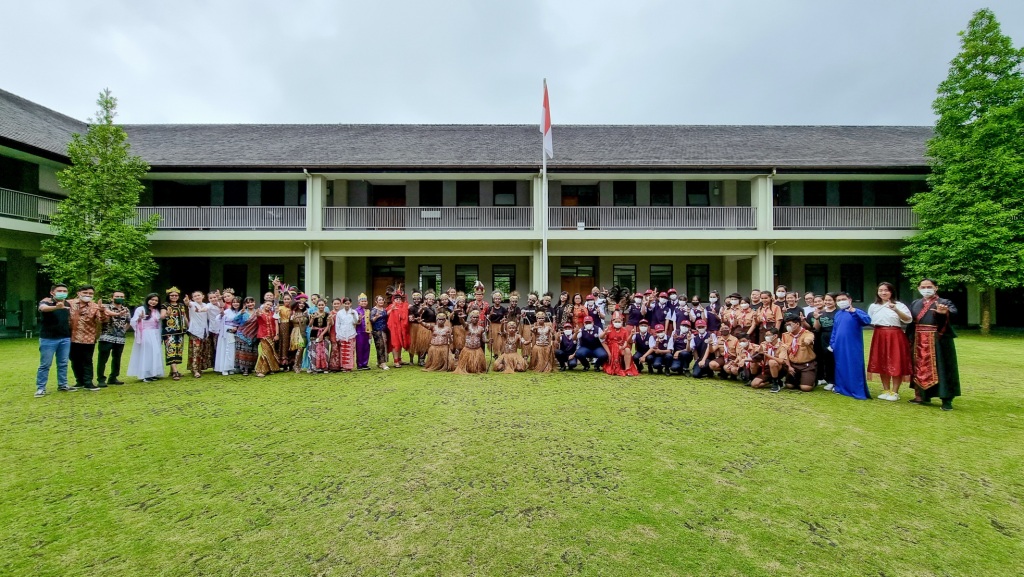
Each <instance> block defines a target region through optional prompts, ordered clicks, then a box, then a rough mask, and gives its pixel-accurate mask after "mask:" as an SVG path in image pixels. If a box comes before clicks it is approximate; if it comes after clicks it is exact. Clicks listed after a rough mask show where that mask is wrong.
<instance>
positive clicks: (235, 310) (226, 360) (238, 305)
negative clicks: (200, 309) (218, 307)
mask: <svg viewBox="0 0 1024 577" xmlns="http://www.w3.org/2000/svg"><path fill="white" fill-rule="evenodd" d="M225 297H228V295H225ZM241 313H242V301H239V300H237V299H232V298H230V297H228V298H226V299H225V307H224V310H223V311H221V312H220V313H218V315H217V316H218V318H219V320H220V326H221V330H220V336H219V337H218V339H217V356H216V358H215V359H214V363H213V370H215V371H217V372H218V373H220V374H222V375H224V376H225V377H226V376H228V375H229V374H231V373H233V372H235V332H236V331H237V330H238V316H239V315H240V314H241Z"/></svg>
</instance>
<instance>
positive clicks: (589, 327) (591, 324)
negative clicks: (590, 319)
mask: <svg viewBox="0 0 1024 577" xmlns="http://www.w3.org/2000/svg"><path fill="white" fill-rule="evenodd" d="M583 328H585V329H587V330H588V331H589V330H590V329H592V328H594V323H587V324H585V325H583Z"/></svg>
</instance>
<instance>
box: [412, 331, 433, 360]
mask: <svg viewBox="0 0 1024 577" xmlns="http://www.w3.org/2000/svg"><path fill="white" fill-rule="evenodd" d="M409 340H410V341H411V342H410V343H409V353H410V354H412V355H414V356H417V357H422V356H423V355H425V354H427V350H428V349H429V348H430V329H428V328H427V327H425V326H423V325H422V324H420V323H409Z"/></svg>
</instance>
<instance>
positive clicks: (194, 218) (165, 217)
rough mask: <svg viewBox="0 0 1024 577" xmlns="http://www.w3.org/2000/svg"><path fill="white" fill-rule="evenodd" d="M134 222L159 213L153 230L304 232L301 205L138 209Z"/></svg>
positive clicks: (303, 211)
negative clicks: (158, 219)
mask: <svg viewBox="0 0 1024 577" xmlns="http://www.w3.org/2000/svg"><path fill="white" fill-rule="evenodd" d="M136 210H137V212H138V219H137V220H136V222H142V221H143V220H145V219H147V218H149V217H150V215H154V214H159V215H160V217H161V219H160V222H158V223H157V225H156V228H157V230H305V229H306V207H304V206H140V207H138V208H137V209H136Z"/></svg>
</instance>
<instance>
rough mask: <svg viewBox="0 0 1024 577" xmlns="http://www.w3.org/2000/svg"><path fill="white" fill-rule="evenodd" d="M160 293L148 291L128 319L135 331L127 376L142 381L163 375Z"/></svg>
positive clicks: (146, 381)
mask: <svg viewBox="0 0 1024 577" xmlns="http://www.w3.org/2000/svg"><path fill="white" fill-rule="evenodd" d="M159 305H160V295H158V294H156V293H149V294H148V295H146V301H145V304H143V305H142V306H140V307H138V308H137V309H135V314H133V315H132V320H131V321H130V324H131V327H132V330H133V331H135V342H134V343H132V356H131V360H130V362H129V363H128V372H127V375H128V376H129V377H136V378H138V379H139V380H141V381H142V382H144V383H149V382H152V381H155V380H156V379H157V378H159V377H162V376H164V362H163V361H164V354H163V347H162V346H161V338H160V336H161V335H160V308H159Z"/></svg>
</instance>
